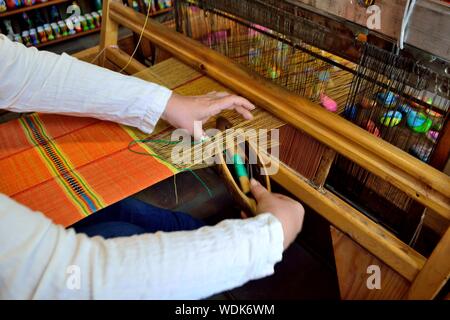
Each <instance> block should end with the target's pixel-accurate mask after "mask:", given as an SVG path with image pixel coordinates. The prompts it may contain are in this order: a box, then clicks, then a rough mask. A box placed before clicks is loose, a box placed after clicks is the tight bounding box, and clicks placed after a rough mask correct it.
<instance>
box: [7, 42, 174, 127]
mask: <svg viewBox="0 0 450 320" xmlns="http://www.w3.org/2000/svg"><path fill="white" fill-rule="evenodd" d="M171 95H172V91H171V90H169V89H167V88H165V87H162V86H159V85H157V84H154V83H150V82H147V81H144V80H141V79H138V78H135V77H130V76H125V75H121V74H119V73H117V72H112V71H110V70H107V69H104V68H101V67H98V66H95V65H92V64H89V63H86V62H83V61H79V60H77V59H75V58H73V57H71V56H69V55H67V54H62V55H56V54H54V53H50V52H46V51H38V50H37V49H36V48H26V47H25V46H24V45H22V44H20V43H16V42H11V41H10V40H9V39H8V38H7V37H6V36H4V35H2V34H0V109H7V110H10V111H15V112H31V111H34V112H43V113H58V114H67V115H72V116H83V117H93V118H99V119H103V120H109V121H114V122H119V123H122V124H126V125H130V126H134V127H137V128H139V129H141V130H142V131H144V132H146V133H150V132H151V131H153V129H154V126H155V124H156V122H157V121H158V119H159V118H160V116H161V114H162V113H163V111H164V109H165V107H166V104H167V102H168V100H169V98H170V96H171Z"/></svg>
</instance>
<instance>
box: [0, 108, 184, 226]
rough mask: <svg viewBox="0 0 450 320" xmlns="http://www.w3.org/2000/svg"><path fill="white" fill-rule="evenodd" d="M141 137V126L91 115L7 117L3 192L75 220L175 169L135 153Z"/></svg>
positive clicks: (0, 156)
mask: <svg viewBox="0 0 450 320" xmlns="http://www.w3.org/2000/svg"><path fill="white" fill-rule="evenodd" d="M140 138H143V134H142V133H141V132H140V131H138V130H137V129H132V128H127V127H125V126H121V125H118V124H115V123H111V122H106V121H100V120H96V119H90V118H75V117H65V116H57V115H48V114H31V115H28V116H26V117H23V118H20V119H18V120H15V121H10V122H7V123H5V124H2V125H0V174H1V179H0V192H1V193H4V194H7V195H8V196H10V197H12V198H13V199H15V200H17V201H18V202H20V203H22V204H24V205H26V206H28V207H30V208H32V209H33V210H39V211H42V212H43V213H45V214H46V215H47V216H48V217H50V218H51V219H52V220H53V221H54V222H56V223H58V224H62V225H64V226H68V225H71V224H72V223H74V222H76V221H78V220H80V219H82V218H83V217H85V216H86V215H89V214H90V213H92V212H95V211H97V210H99V209H101V208H103V207H105V206H107V205H110V204H112V203H114V202H116V201H119V200H121V199H123V198H125V197H127V196H129V195H131V194H134V193H136V192H138V191H140V190H142V189H144V188H146V187H148V186H150V185H152V184H154V183H156V182H158V181H161V180H163V179H165V178H167V177H170V176H171V175H173V174H174V173H175V172H176V170H175V169H174V168H173V167H171V166H170V165H168V164H166V163H163V162H161V161H159V160H158V159H156V158H154V157H152V156H148V157H146V156H142V155H138V154H135V153H132V152H130V151H129V150H128V144H129V143H130V141H132V140H134V139H140ZM133 150H136V151H139V152H145V151H147V152H148V153H152V151H151V150H150V148H149V147H147V146H133Z"/></svg>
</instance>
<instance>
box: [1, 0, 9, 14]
mask: <svg viewBox="0 0 450 320" xmlns="http://www.w3.org/2000/svg"><path fill="white" fill-rule="evenodd" d="M6 10H8V7H7V6H6V1H5V0H0V12H5V11H6Z"/></svg>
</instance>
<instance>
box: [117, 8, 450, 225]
mask: <svg viewBox="0 0 450 320" xmlns="http://www.w3.org/2000/svg"><path fill="white" fill-rule="evenodd" d="M110 10H111V18H112V19H113V20H115V21H116V22H118V23H120V24H121V25H123V26H125V27H127V28H130V29H131V30H133V31H136V32H137V31H141V30H142V25H143V23H144V19H145V17H144V16H143V15H141V14H139V13H136V12H134V11H133V10H132V9H129V8H125V7H124V6H122V5H120V4H117V3H114V2H113V3H111V4H110ZM143 34H144V37H146V38H147V39H149V40H151V41H152V42H153V43H155V44H156V45H158V46H161V47H163V48H164V49H166V50H168V51H170V52H171V53H172V54H173V55H174V56H175V57H177V58H179V59H180V60H182V61H183V62H185V63H187V64H189V65H191V66H193V67H195V68H197V69H199V70H202V71H203V72H205V73H207V74H208V75H209V76H211V77H212V78H214V79H216V80H218V81H220V82H222V83H223V84H224V85H226V86H227V87H229V88H230V89H232V90H234V91H236V92H237V93H239V94H241V95H243V96H246V97H247V98H249V99H250V100H252V101H254V102H255V103H257V104H258V105H261V106H262V107H264V108H267V109H268V110H269V111H270V112H271V113H273V114H274V115H276V116H278V117H279V118H281V119H282V120H284V121H286V122H288V123H291V124H292V125H294V126H295V127H297V128H298V129H301V130H303V131H305V132H307V133H308V134H309V135H311V136H313V137H314V138H316V139H317V140H319V141H321V142H323V143H325V144H326V145H328V146H330V147H331V148H333V149H334V150H336V151H338V152H339V153H341V154H343V155H345V156H346V157H348V158H350V159H351V160H353V161H354V162H356V163H358V164H359V165H361V166H362V167H364V168H366V169H368V170H369V171H371V172H373V173H374V174H376V175H378V176H379V177H381V178H382V179H384V180H386V181H389V182H390V183H392V184H393V185H394V186H396V187H398V188H399V189H401V190H403V191H404V192H406V193H407V194H408V195H410V196H411V197H412V198H414V199H415V200H417V201H418V202H420V203H422V204H424V205H425V206H427V207H430V208H431V209H433V210H434V211H436V212H437V213H438V214H440V215H442V216H443V217H444V218H445V219H447V220H449V219H450V201H449V197H450V178H449V177H448V176H446V175H444V174H443V173H441V172H439V171H438V170H435V169H433V168H431V167H429V166H428V165H426V164H424V163H423V162H421V161H420V160H418V159H415V158H414V157H412V156H410V155H409V154H407V153H406V152H403V151H401V150H400V149H398V148H396V147H395V146H393V145H391V144H389V143H388V142H386V141H383V140H381V139H377V138H376V137H374V136H373V135H371V134H370V133H368V132H367V131H365V130H363V129H361V128H359V127H358V126H356V125H354V124H352V123H350V122H348V121H345V120H344V119H342V118H340V117H339V116H338V115H336V114H332V113H329V112H327V111H325V110H323V109H322V108H320V107H319V106H318V105H316V104H314V103H312V102H311V101H309V100H307V99H304V98H301V97H299V96H297V95H296V94H294V93H291V92H289V91H287V90H285V89H283V88H281V87H279V86H276V85H274V84H272V83H271V82H269V81H267V80H264V79H262V78H261V77H259V76H257V75H255V74H252V73H250V72H249V71H246V70H244V69H243V68H242V67H241V66H239V65H237V64H236V63H234V62H233V61H231V60H230V59H228V58H226V57H224V56H222V55H220V54H219V53H217V52H215V51H213V50H211V49H208V48H206V47H204V46H203V45H201V44H199V43H198V42H196V41H194V40H192V39H189V38H187V37H184V36H182V35H180V34H179V33H176V32H174V31H172V30H168V29H167V28H165V27H164V26H163V25H161V24H160V23H158V22H155V21H152V20H150V21H148V23H147V27H146V29H145V30H144V32H143Z"/></svg>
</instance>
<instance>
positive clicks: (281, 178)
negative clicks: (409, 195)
mask: <svg viewBox="0 0 450 320" xmlns="http://www.w3.org/2000/svg"><path fill="white" fill-rule="evenodd" d="M271 178H273V179H274V180H275V181H276V182H277V183H279V184H281V185H282V186H283V187H284V188H286V189H287V190H288V191H289V192H290V193H292V194H293V195H295V196H296V197H298V199H301V201H303V202H304V203H306V204H307V205H308V206H309V207H311V208H312V209H313V210H315V211H316V212H318V213H319V214H321V215H322V216H323V217H325V218H326V219H327V220H328V221H330V222H331V223H332V224H333V225H335V226H336V227H337V228H339V229H340V230H342V231H343V232H345V233H346V234H348V235H349V236H350V237H351V238H352V239H354V240H355V241H356V242H358V243H359V244H360V245H361V246H362V247H364V248H366V249H367V250H368V251H369V252H371V253H373V254H374V255H375V256H377V257H378V258H379V259H380V260H382V261H383V262H384V263H386V264H387V265H388V266H390V267H391V268H392V269H393V270H395V271H397V272H398V273H399V274H401V275H402V276H403V277H405V278H406V279H407V280H409V281H412V280H413V279H414V278H415V277H416V276H417V274H418V273H419V271H420V270H421V269H422V267H423V266H424V264H425V261H426V259H425V258H424V257H423V256H422V255H420V254H419V253H417V252H416V251H415V250H413V249H412V248H410V247H409V246H407V245H406V244H405V243H403V242H402V241H400V240H399V239H397V238H396V237H395V236H394V235H392V234H391V233H390V232H388V231H387V230H386V229H384V228H383V227H381V226H380V225H378V224H376V223H375V222H373V221H372V220H370V219H369V218H367V217H366V216H363V215H362V214H361V213H360V212H359V211H357V210H356V209H354V208H353V207H351V206H350V205H348V204H347V203H345V202H344V201H343V200H341V199H340V198H338V197H337V196H335V195H333V194H332V193H330V192H328V191H326V190H322V191H321V192H319V191H318V190H316V189H315V188H313V187H312V186H311V185H310V184H309V182H308V181H307V180H306V179H304V178H303V177H301V176H300V175H298V174H297V173H296V172H294V171H292V170H291V169H289V168H288V167H286V166H285V165H283V164H280V170H279V171H278V173H277V174H275V175H274V176H271Z"/></svg>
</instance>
